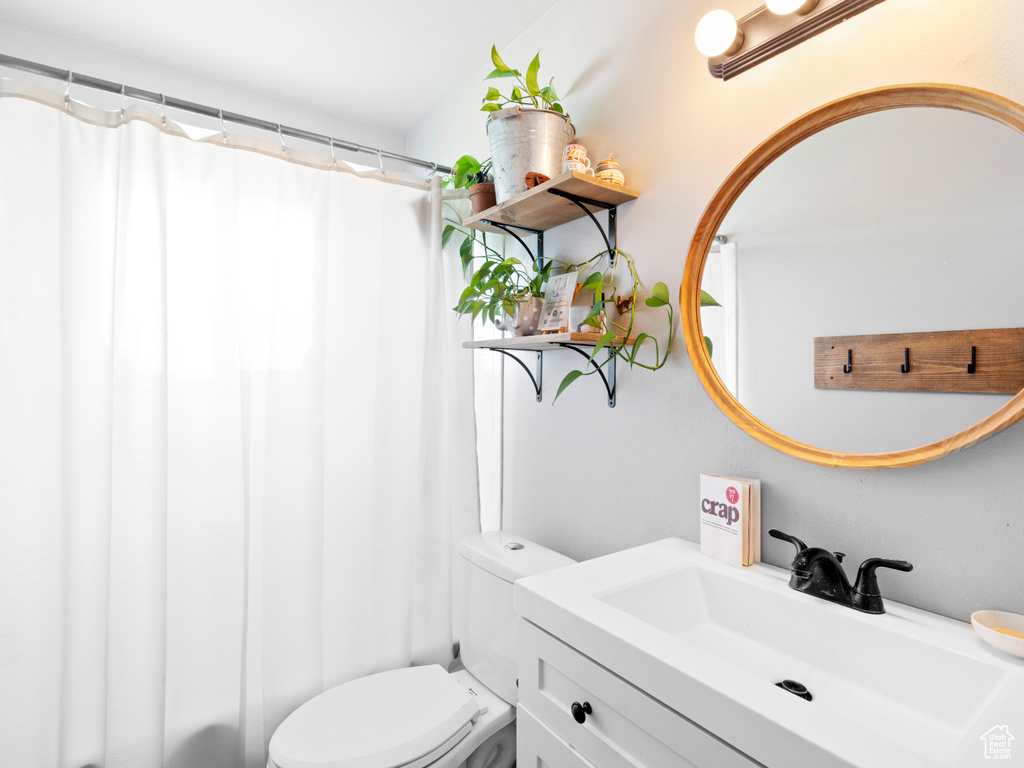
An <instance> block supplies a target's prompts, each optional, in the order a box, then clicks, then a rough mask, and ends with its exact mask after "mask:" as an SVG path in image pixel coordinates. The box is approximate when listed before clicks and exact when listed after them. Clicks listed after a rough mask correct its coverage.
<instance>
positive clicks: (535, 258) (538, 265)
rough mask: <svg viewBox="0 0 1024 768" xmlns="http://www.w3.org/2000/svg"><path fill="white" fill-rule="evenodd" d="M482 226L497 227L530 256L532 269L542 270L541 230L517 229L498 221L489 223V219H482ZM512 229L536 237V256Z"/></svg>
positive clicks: (512, 225)
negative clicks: (510, 236) (512, 238)
mask: <svg viewBox="0 0 1024 768" xmlns="http://www.w3.org/2000/svg"><path fill="white" fill-rule="evenodd" d="M482 223H484V224H490V225H491V226H492V227H497V228H498V229H500V230H501V231H502V232H504V233H505V234H507V235H512V237H514V238H515V239H516V240H518V241H519V244H520V245H521V246H523V250H524V251H526V252H527V253H528V254H530V261H531V262H532V263H533V265H534V268H535V269H537V271H540V270H541V269H543V268H544V231H543V230H541V229H530V228H529V227H517V226H516V225H515V224H502V223H501V222H500V221H491V220H490V219H484V220H483V222H482ZM513 229H518V230H520V231H521V232H529V233H530V234H531V235H536V236H537V254H536V255H534V253H533V251H531V250H530V246H528V245H527V244H526V242H525V241H524V240H523V238H521V237H520V236H519V235H517V234H516V233H515V232H513V231H512V230H513Z"/></svg>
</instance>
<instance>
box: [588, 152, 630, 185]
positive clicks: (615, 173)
mask: <svg viewBox="0 0 1024 768" xmlns="http://www.w3.org/2000/svg"><path fill="white" fill-rule="evenodd" d="M617 158H618V155H609V156H608V159H607V160H602V161H601V162H600V163H598V164H597V170H596V172H595V174H594V176H595V177H596V178H598V179H600V180H601V181H607V182H609V183H611V184H618V185H619V186H620V187H623V186H625V185H626V177H625V176H623V175H622V170H621V169H620V168H619V161H618V159H617Z"/></svg>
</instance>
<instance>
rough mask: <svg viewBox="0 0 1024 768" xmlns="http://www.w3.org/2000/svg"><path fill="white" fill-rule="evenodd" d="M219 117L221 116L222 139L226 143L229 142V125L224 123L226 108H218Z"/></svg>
mask: <svg viewBox="0 0 1024 768" xmlns="http://www.w3.org/2000/svg"><path fill="white" fill-rule="evenodd" d="M217 117H219V118H220V140H221V141H222V142H223V143H224V144H227V143H228V127H227V126H226V125H225V124H224V110H223V109H221V108H219V107H218V108H217Z"/></svg>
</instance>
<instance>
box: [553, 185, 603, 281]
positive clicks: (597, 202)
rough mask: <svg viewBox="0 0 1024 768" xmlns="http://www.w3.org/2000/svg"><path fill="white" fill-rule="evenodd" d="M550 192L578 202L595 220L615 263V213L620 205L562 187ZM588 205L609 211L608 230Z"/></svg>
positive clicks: (593, 220)
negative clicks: (564, 189)
mask: <svg viewBox="0 0 1024 768" xmlns="http://www.w3.org/2000/svg"><path fill="white" fill-rule="evenodd" d="M548 194H551V195H557V196H558V197H564V198H565V199H566V200H569V201H571V202H573V203H576V205H578V206H579V207H580V209H581V210H582V211H583V212H584V213H585V214H587V216H589V217H590V220H591V221H592V222H594V226H595V227H597V231H598V232H600V233H601V237H602V238H604V246H605V248H606V249H607V252H608V261H609V263H611V264H614V263H615V248H616V243H617V237H616V229H617V228H616V225H615V214H616V211H617V209H618V206H616V205H614V204H613V203H605V202H602V201H600V200H591V199H590V198H589V197H581V196H579V195H574V194H572V193H571V192H564V191H562V190H561V189H549V190H548ZM588 205H592V206H594V207H595V208H604V209H605V210H606V211H608V231H607V232H606V231H605V229H604V227H602V226H601V222H599V221H598V220H597V217H596V216H594V214H593V212H592V211H591V210H590V209H589V208H587V206H588Z"/></svg>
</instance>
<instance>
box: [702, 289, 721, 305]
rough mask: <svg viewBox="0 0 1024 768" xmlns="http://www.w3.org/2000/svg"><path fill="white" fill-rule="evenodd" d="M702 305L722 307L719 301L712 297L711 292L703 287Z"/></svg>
mask: <svg viewBox="0 0 1024 768" xmlns="http://www.w3.org/2000/svg"><path fill="white" fill-rule="evenodd" d="M700 305H701V306H702V307H720V306H722V305H721V304H719V303H718V302H717V301H715V300H714V299H713V298H711V294H710V293H708V292H707V291H705V290H703V289H702V290H701V292H700Z"/></svg>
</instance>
